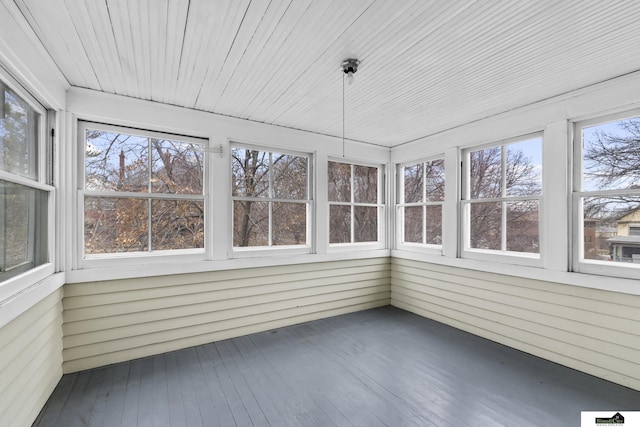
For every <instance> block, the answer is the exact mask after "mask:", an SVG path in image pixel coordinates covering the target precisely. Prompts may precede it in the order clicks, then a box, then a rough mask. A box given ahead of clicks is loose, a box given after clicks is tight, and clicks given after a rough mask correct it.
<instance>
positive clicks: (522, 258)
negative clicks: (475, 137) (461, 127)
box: [459, 132, 545, 267]
mask: <svg viewBox="0 0 640 427" xmlns="http://www.w3.org/2000/svg"><path fill="white" fill-rule="evenodd" d="M536 138H539V139H540V140H541V141H540V149H541V158H542V159H543V158H544V133H543V132H535V133H530V134H526V135H520V136H516V137H512V138H508V139H503V140H499V141H495V142H491V143H487V144H482V145H474V146H467V147H464V148H463V149H462V177H461V182H462V191H461V199H460V212H461V215H460V230H461V232H460V241H459V245H460V254H461V258H467V259H475V260H480V261H490V262H500V263H506V264H515V265H523V266H529V267H542V266H543V258H544V253H543V248H544V247H545V245H544V226H545V224H543V222H544V219H543V218H544V215H543V210H544V193H543V188H544V185H545V183H544V161H543V160H541V161H542V163H543V164H542V169H543V170H542V171H541V176H542V185H541V190H540V191H541V192H540V194H539V195H535V196H507V195H504V183H502V185H503V189H502V192H503V196H502V197H497V198H487V199H473V200H470V199H469V194H470V192H471V183H470V153H471V152H472V151H478V150H484V149H487V148H493V147H506V146H508V145H511V144H517V143H518V142H522V141H527V140H530V139H536ZM502 153H503V154H502V170H503V171H504V170H506V152H505V150H504V148H503V149H502ZM502 176H503V178H504V174H503V175H502ZM528 200H535V201H537V202H538V242H539V248H540V252H539V253H527V252H516V251H509V250H506V249H504V248H506V246H505V244H506V237H507V236H506V227H507V222H506V221H507V218H506V214H505V209H506V203H505V202H510V201H528ZM491 202H496V203H501V204H502V211H503V214H502V223H501V229H502V233H501V234H502V247H503V249H502V250H493V249H473V248H471V247H470V230H469V225H470V215H471V209H470V207H471V205H472V204H474V203H491Z"/></svg>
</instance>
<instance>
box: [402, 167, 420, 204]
mask: <svg viewBox="0 0 640 427" xmlns="http://www.w3.org/2000/svg"><path fill="white" fill-rule="evenodd" d="M423 190H424V163H418V164H415V165H410V166H405V167H404V203H417V202H422V201H423V200H422V199H423V197H424V195H423Z"/></svg>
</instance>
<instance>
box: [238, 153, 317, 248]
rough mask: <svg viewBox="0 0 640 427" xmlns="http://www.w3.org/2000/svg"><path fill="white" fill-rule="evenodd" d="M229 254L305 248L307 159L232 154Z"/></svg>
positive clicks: (307, 236) (307, 240)
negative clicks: (230, 250)
mask: <svg viewBox="0 0 640 427" xmlns="http://www.w3.org/2000/svg"><path fill="white" fill-rule="evenodd" d="M231 157H232V160H231V161H232V165H231V170H232V190H231V191H232V199H233V246H234V248H237V249H239V248H251V247H252V248H257V247H262V248H268V247H278V248H285V247H309V248H310V232H309V229H310V215H311V197H310V194H311V192H310V170H309V169H310V156H308V155H304V154H292V153H283V152H274V151H267V150H261V149H254V148H250V147H241V146H234V147H233V148H232V156H231Z"/></svg>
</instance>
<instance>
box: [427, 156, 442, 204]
mask: <svg viewBox="0 0 640 427" xmlns="http://www.w3.org/2000/svg"><path fill="white" fill-rule="evenodd" d="M425 192H426V196H427V201H432V202H439V201H442V200H444V160H443V159H438V160H433V161H430V162H426V163H425Z"/></svg>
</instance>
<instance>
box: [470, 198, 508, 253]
mask: <svg viewBox="0 0 640 427" xmlns="http://www.w3.org/2000/svg"><path fill="white" fill-rule="evenodd" d="M500 206H501V204H500V203H499V202H498V203H471V204H470V206H469V208H470V210H471V212H470V225H469V238H470V242H469V243H470V247H471V248H472V249H495V250H500V249H501V246H502V234H501V227H502V209H501V207H500Z"/></svg>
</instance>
